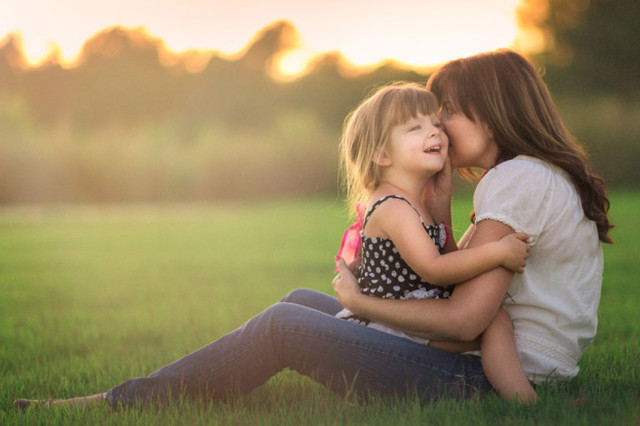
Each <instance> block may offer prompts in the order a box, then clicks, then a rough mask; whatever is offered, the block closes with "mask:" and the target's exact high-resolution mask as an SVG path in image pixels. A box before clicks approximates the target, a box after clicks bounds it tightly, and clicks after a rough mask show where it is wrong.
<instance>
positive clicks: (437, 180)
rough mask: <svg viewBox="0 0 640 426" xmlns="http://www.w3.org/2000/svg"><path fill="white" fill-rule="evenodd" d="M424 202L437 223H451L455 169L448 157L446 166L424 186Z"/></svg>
mask: <svg viewBox="0 0 640 426" xmlns="http://www.w3.org/2000/svg"><path fill="white" fill-rule="evenodd" d="M423 195H424V204H425V206H426V208H427V211H428V212H429V214H431V217H432V218H433V220H434V221H436V223H438V222H445V223H446V224H448V225H450V224H451V198H452V197H453V170H452V168H451V159H450V158H449V157H447V159H446V161H445V163H444V167H443V168H442V170H440V171H439V172H438V173H436V174H435V175H434V176H433V178H432V179H429V181H428V182H427V184H426V185H425V187H424V194H423Z"/></svg>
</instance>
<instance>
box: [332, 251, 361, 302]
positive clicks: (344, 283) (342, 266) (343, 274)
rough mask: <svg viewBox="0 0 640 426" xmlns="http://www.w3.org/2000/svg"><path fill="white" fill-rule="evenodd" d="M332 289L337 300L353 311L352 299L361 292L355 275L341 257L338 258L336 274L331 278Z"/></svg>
mask: <svg viewBox="0 0 640 426" xmlns="http://www.w3.org/2000/svg"><path fill="white" fill-rule="evenodd" d="M333 290H334V292H335V294H336V298H337V299H338V302H340V304H341V305H342V306H343V307H345V308H347V309H349V310H351V311H352V312H353V310H352V306H353V300H354V299H356V298H357V297H358V296H362V293H360V287H359V286H358V281H357V280H356V276H355V275H354V274H353V272H352V270H351V269H350V268H349V266H348V265H347V264H346V263H345V261H344V259H342V258H340V259H339V260H338V274H337V275H336V277H335V278H334V279H333Z"/></svg>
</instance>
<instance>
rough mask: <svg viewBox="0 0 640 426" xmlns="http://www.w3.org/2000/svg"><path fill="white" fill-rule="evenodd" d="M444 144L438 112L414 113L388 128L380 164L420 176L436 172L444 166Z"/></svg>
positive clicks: (444, 135)
mask: <svg viewBox="0 0 640 426" xmlns="http://www.w3.org/2000/svg"><path fill="white" fill-rule="evenodd" d="M448 147H449V141H448V138H447V135H446V134H445V133H444V131H443V130H442V125H441V124H440V119H439V118H438V116H437V115H436V114H432V115H423V114H420V113H418V116H417V117H415V118H411V119H410V120H409V121H407V122H405V123H403V124H400V125H397V126H395V127H394V128H393V129H392V131H391V139H390V141H389V145H388V147H387V149H386V150H385V152H384V153H383V154H382V158H381V165H383V166H392V167H395V168H396V169H397V170H402V171H403V172H408V173H412V174H413V173H415V174H417V175H420V176H424V175H425V174H433V173H437V172H439V171H440V170H442V168H443V167H444V162H445V159H446V157H447V151H448Z"/></svg>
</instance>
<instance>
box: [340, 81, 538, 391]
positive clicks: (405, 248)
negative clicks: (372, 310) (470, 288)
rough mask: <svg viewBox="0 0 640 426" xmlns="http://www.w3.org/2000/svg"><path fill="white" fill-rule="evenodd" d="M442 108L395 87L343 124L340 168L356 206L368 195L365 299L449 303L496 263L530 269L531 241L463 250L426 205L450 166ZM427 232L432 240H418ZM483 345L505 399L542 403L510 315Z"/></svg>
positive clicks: (521, 237)
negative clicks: (432, 183) (433, 183)
mask: <svg viewBox="0 0 640 426" xmlns="http://www.w3.org/2000/svg"><path fill="white" fill-rule="evenodd" d="M437 112H438V102H437V100H436V98H435V96H434V95H432V94H431V93H430V92H429V91H427V90H426V89H425V88H423V87H420V86H418V85H417V84H413V83H397V84H393V85H390V86H385V87H383V88H381V89H379V90H378V91H376V92H375V93H374V94H373V95H372V96H371V97H369V98H368V99H366V100H365V101H364V102H363V103H362V104H361V105H360V106H359V107H358V108H357V109H356V110H354V111H353V112H352V113H351V114H350V115H349V116H348V117H347V120H346V121H345V127H344V131H343V137H342V162H343V168H344V170H345V172H346V173H345V177H346V179H345V181H346V186H347V192H348V196H349V200H350V201H351V202H352V203H353V204H354V205H355V204H356V202H357V201H359V200H361V199H363V198H366V199H368V201H367V203H366V211H367V213H366V216H365V217H364V220H363V224H362V230H361V231H360V236H361V253H360V257H361V261H360V264H359V266H358V268H357V273H356V275H357V278H358V284H359V286H360V288H361V292H362V293H363V294H367V295H370V296H374V297H380V298H386V299H426V298H436V299H437V298H447V297H449V294H450V292H451V291H452V290H453V287H452V284H455V283H458V282H462V281H464V280H467V279H469V278H472V277H473V276H476V275H479V274H481V273H483V272H486V271H489V270H492V269H494V268H496V267H498V266H503V267H505V268H507V269H509V270H511V271H513V272H522V271H523V268H524V265H525V261H526V258H527V255H528V252H529V247H528V245H527V244H526V243H525V242H524V241H525V240H526V239H527V238H528V235H526V234H523V233H512V234H509V235H507V236H506V237H504V238H502V239H501V240H498V241H496V242H493V243H489V244H486V245H483V246H482V247H479V248H475V249H467V250H460V251H456V246H455V242H454V241H453V239H452V238H451V239H450V238H449V236H448V233H447V229H446V227H445V226H444V224H440V225H435V224H434V223H433V220H432V218H431V216H430V214H429V211H427V210H426V208H425V207H424V202H423V195H424V188H425V185H426V184H427V183H428V181H429V180H430V179H432V178H433V177H434V175H435V174H436V173H438V172H439V171H441V170H442V168H443V167H444V165H445V161H447V150H448V138H447V136H446V134H445V133H444V132H443V131H442V129H441V126H440V122H439V118H438V116H437ZM352 230H353V228H352ZM421 234H422V235H424V237H425V238H419V237H418V236H420V235H421ZM441 252H445V253H447V254H441ZM337 316H338V317H340V318H343V319H345V320H349V321H353V322H356V323H360V324H362V325H365V326H368V327H371V328H375V329H377V330H380V331H384V332H387V333H390V334H394V335H397V336H401V337H404V338H409V339H411V340H413V341H416V342H419V343H423V344H428V345H430V346H432V347H436V348H439V349H443V350H446V351H449V352H465V351H469V350H472V349H477V348H478V342H470V343H466V342H459V343H458V342H435V341H429V340H426V339H423V338H420V337H417V336H411V335H409V334H406V333H404V332H401V331H399V330H395V329H393V328H391V327H387V326H385V325H384V324H380V323H378V322H375V321H370V320H369V319H367V318H362V317H359V316H357V315H354V314H353V313H351V312H350V311H349V310H347V309H344V310H342V311H341V312H339V313H338V314H337ZM481 348H482V351H483V357H482V364H483V368H484V370H485V372H486V374H487V377H488V379H489V381H490V382H491V383H492V385H493V386H494V388H495V389H496V390H497V391H498V392H499V393H500V395H501V396H503V397H505V398H518V399H519V400H520V401H534V400H535V398H536V394H535V391H534V390H533V388H532V387H531V385H530V384H529V382H528V380H527V378H526V376H525V375H524V372H523V371H522V368H521V366H520V364H519V361H518V356H517V354H516V350H515V344H514V341H513V329H512V325H511V322H510V320H509V318H508V316H507V315H506V312H505V311H502V310H500V311H499V312H498V315H496V318H495V319H494V320H493V322H492V323H491V325H490V326H489V327H488V329H487V331H486V332H485V333H484V334H483V336H482V339H481Z"/></svg>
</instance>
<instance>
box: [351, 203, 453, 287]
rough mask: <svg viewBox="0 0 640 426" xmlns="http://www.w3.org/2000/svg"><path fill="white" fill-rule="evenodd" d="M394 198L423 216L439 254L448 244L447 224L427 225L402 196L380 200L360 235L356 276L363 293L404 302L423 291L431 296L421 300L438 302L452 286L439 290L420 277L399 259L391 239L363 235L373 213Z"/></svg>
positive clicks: (367, 217)
mask: <svg viewBox="0 0 640 426" xmlns="http://www.w3.org/2000/svg"><path fill="white" fill-rule="evenodd" d="M392 198H395V199H398V200H402V201H404V202H406V203H407V204H409V205H410V206H411V208H413V209H414V210H415V212H416V213H417V214H418V216H419V217H420V222H421V223H422V227H423V228H424V230H425V231H426V232H427V235H429V237H430V238H431V239H432V240H433V242H434V243H435V245H436V247H438V250H439V251H442V249H444V246H445V244H446V238H447V234H446V229H444V225H440V226H435V225H425V223H424V221H423V219H422V216H421V215H420V213H419V212H418V210H416V208H415V207H414V206H413V205H412V204H411V203H410V202H409V201H408V200H406V199H405V198H403V197H401V196H399V195H388V196H385V197H383V198H381V199H380V200H378V201H376V203H375V204H374V205H373V206H372V207H371V209H370V210H369V211H368V212H367V214H366V216H365V218H364V224H363V226H362V231H361V232H360V236H361V238H362V245H361V248H362V249H361V250H362V251H361V253H360V256H361V263H360V266H359V267H358V271H357V277H358V285H359V286H360V289H361V291H362V293H364V294H368V295H371V296H375V297H380V298H383V299H401V298H404V297H405V296H407V295H408V294H409V293H410V292H412V291H415V290H420V289H423V290H424V291H426V292H428V293H431V294H429V295H428V296H427V297H422V298H436V299H437V298H442V297H448V296H449V294H450V293H451V290H452V289H453V286H449V287H437V286H434V285H432V284H429V283H428V282H426V281H425V280H423V279H422V278H420V276H419V275H418V274H417V273H415V272H414V271H413V269H411V267H410V266H409V265H408V264H407V263H406V262H405V261H404V259H403V258H402V257H401V256H400V253H398V249H396V247H395V245H394V244H393V241H391V239H389V238H368V237H365V236H364V229H365V228H366V226H367V222H368V221H369V218H370V217H371V215H372V214H373V212H374V211H375V210H376V209H377V208H378V207H379V206H380V205H381V204H382V203H384V202H385V201H386V200H389V199H392Z"/></svg>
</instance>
